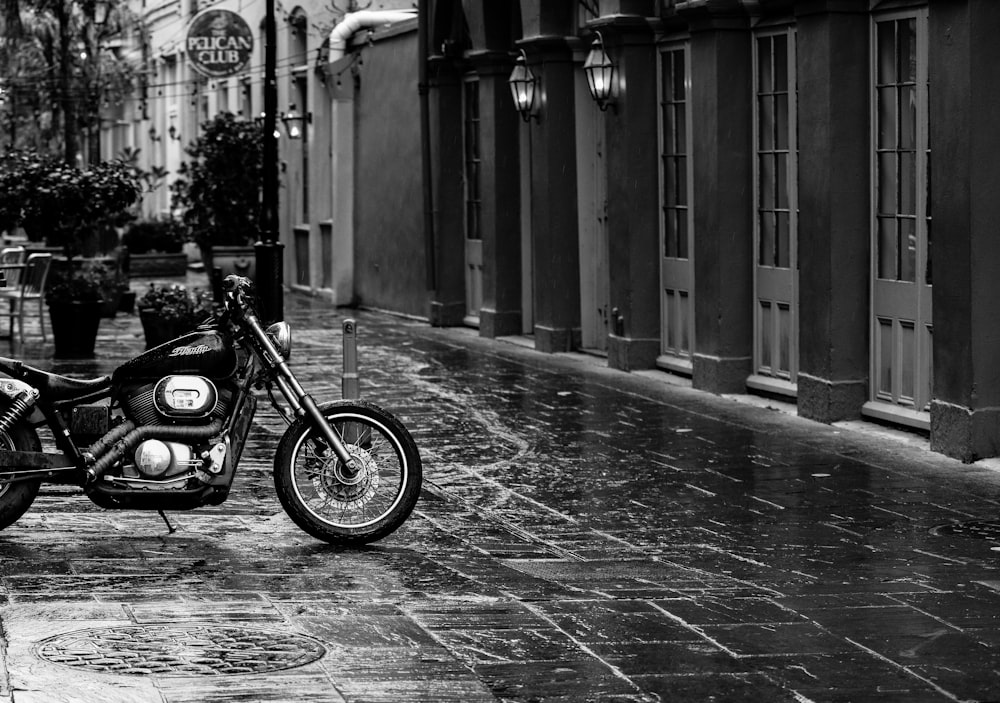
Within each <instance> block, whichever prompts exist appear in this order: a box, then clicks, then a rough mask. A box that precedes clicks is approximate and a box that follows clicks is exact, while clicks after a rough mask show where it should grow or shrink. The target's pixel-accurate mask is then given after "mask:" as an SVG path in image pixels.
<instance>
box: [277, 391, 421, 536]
mask: <svg viewBox="0 0 1000 703" xmlns="http://www.w3.org/2000/svg"><path fill="white" fill-rule="evenodd" d="M320 412H322V413H323V416H324V417H325V418H326V421H327V422H328V423H329V425H330V427H332V428H333V430H334V432H336V433H337V436H338V437H340V439H341V441H343V443H344V446H345V447H346V448H347V451H348V452H349V453H350V454H351V456H352V457H353V458H354V460H355V463H356V464H357V471H356V473H355V474H353V475H352V474H351V473H350V472H348V471H347V470H346V468H345V467H344V464H343V462H341V461H340V460H339V459H338V458H337V456H336V455H335V454H334V453H333V450H332V449H330V448H328V447H327V445H326V442H325V441H323V440H322V439H321V437H320V433H318V432H317V431H316V430H315V429H314V428H313V426H312V423H311V421H309V420H308V419H306V418H299V419H297V420H296V421H295V422H293V423H292V425H291V426H290V427H289V428H288V430H286V431H285V434H284V436H282V438H281V441H280V442H279V443H278V452H277V455H276V456H275V458H274V485H275V488H276V489H277V492H278V498H279V500H280V501H281V505H282V507H283V508H284V509H285V512H286V513H288V516H289V517H290V518H291V519H292V521H293V522H294V523H295V524H296V525H298V526H299V527H300V528H302V529H303V530H305V531H306V532H308V533H309V534H310V535H312V536H313V537H315V538H317V539H320V540H323V541H325V542H329V543H331V544H340V545H361V544H368V543H370V542H376V541H378V540H380V539H382V538H384V537H386V536H387V535H389V534H390V533H392V532H393V531H395V530H396V529H397V528H398V527H399V526H400V525H402V524H403V522H404V521H405V520H406V518H407V517H408V516H409V515H410V512H411V511H412V510H413V506H414V505H416V502H417V498H418V497H419V495H420V484H421V481H422V480H423V469H422V466H421V463H420V454H419V452H418V451H417V445H416V443H415V442H414V441H413V438H412V437H411V436H410V433H409V432H408V431H407V430H406V428H405V427H404V426H403V424H402V423H401V422H400V421H399V420H398V419H396V417H395V416H393V415H392V414H391V413H389V412H387V411H385V410H383V409H382V408H380V407H378V406H377V405H373V404H372V403H368V402H366V401H363V400H344V401H334V402H330V403H324V404H322V405H321V406H320Z"/></svg>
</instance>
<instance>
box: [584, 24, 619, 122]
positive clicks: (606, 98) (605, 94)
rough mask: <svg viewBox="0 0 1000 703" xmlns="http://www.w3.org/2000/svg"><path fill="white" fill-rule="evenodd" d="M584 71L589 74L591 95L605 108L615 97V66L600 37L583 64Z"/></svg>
mask: <svg viewBox="0 0 1000 703" xmlns="http://www.w3.org/2000/svg"><path fill="white" fill-rule="evenodd" d="M583 70H584V71H585V72H586V74H587V85H588V86H589V87H590V95H591V96H592V97H593V98H594V100H596V101H597V104H598V105H600V106H601V107H602V108H603V107H604V105H606V104H607V103H608V102H610V101H611V99H612V98H613V97H614V92H613V86H614V83H613V81H614V78H615V65H614V63H612V61H611V58H610V57H609V56H608V54H607V52H606V51H605V50H604V42H603V41H602V40H601V38H600V37H598V38H597V39H595V40H594V43H593V45H592V46H591V48H590V53H589V54H587V60H586V61H584V62H583Z"/></svg>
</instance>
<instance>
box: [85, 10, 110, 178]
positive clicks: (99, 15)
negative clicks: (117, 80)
mask: <svg viewBox="0 0 1000 703" xmlns="http://www.w3.org/2000/svg"><path fill="white" fill-rule="evenodd" d="M87 10H88V13H89V16H88V18H87V19H88V20H89V21H90V26H89V27H88V28H87V42H88V44H89V46H88V47H87V49H86V51H87V57H86V59H87V61H88V62H89V63H90V66H91V70H92V71H93V75H92V76H91V80H90V81H88V83H89V85H90V90H88V91H87V100H88V101H89V102H90V104H89V105H88V106H87V107H88V112H89V114H88V115H87V118H88V119H87V122H88V125H87V158H88V160H89V162H90V163H91V164H96V163H100V161H101V36H100V34H101V30H103V29H104V25H105V24H107V21H108V16H109V14H110V11H111V3H110V0H95V1H94V2H93V3H92V4H90V5H88V6H87Z"/></svg>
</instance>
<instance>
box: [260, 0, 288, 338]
mask: <svg viewBox="0 0 1000 703" xmlns="http://www.w3.org/2000/svg"><path fill="white" fill-rule="evenodd" d="M274 6H275V0H265V3H264V115H263V117H264V129H263V130H262V132H263V134H262V136H263V139H264V149H263V152H264V153H263V174H262V178H261V181H262V183H261V199H260V217H259V221H258V222H259V224H258V229H259V231H260V240H259V241H257V243H256V244H254V254H255V262H256V276H255V278H256V284H257V294H258V297H259V298H260V306H261V309H260V313H261V317H262V318H263V319H264V321H265V322H266V323H268V324H270V323H272V322H277V321H278V320H281V319H283V318H284V316H285V313H284V299H283V295H284V293H283V291H282V284H283V278H284V265H283V256H284V254H283V251H282V248H283V247H282V244H281V242H279V241H278V136H279V135H278V129H277V127H278V124H277V122H278V119H277V118H278V78H277V72H278V71H277V66H278V47H277V45H278V41H277V40H278V30H277V26H276V22H275V17H274Z"/></svg>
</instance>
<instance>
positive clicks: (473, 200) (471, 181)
mask: <svg viewBox="0 0 1000 703" xmlns="http://www.w3.org/2000/svg"><path fill="white" fill-rule="evenodd" d="M464 92H465V106H464V115H463V128H464V142H465V144H464V149H465V236H466V238H467V239H482V236H483V235H482V231H481V228H480V217H481V210H482V196H481V193H480V174H479V171H480V161H481V158H480V134H479V81H478V80H469V81H466V82H465V91H464Z"/></svg>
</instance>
